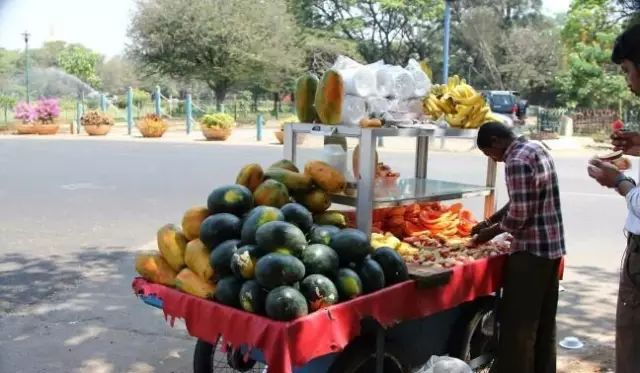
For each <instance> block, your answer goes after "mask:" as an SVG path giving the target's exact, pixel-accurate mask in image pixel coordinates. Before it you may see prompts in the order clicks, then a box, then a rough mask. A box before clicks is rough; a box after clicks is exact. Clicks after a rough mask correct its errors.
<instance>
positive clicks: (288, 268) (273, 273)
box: [255, 253, 305, 289]
mask: <svg viewBox="0 0 640 373" xmlns="http://www.w3.org/2000/svg"><path fill="white" fill-rule="evenodd" d="M304 274H305V268H304V264H302V262H301V261H300V259H298V258H296V257H295V256H292V255H288V254H280V253H272V254H267V255H265V256H263V257H262V258H260V259H258V263H257V264H256V270H255V275H256V280H257V281H258V283H259V284H260V285H262V286H264V287H265V288H267V289H273V288H276V287H278V286H282V285H291V284H293V283H294V282H296V281H300V280H302V279H303V278H304Z"/></svg>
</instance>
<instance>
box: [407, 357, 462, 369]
mask: <svg viewBox="0 0 640 373" xmlns="http://www.w3.org/2000/svg"><path fill="white" fill-rule="evenodd" d="M415 373H473V371H472V370H471V367H470V366H469V365H467V363H465V362H464V361H462V360H460V359H456V358H453V357H449V356H431V359H429V361H427V363H426V364H425V365H424V366H423V367H421V368H420V369H418V370H417V371H415Z"/></svg>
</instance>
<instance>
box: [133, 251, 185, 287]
mask: <svg viewBox="0 0 640 373" xmlns="http://www.w3.org/2000/svg"><path fill="white" fill-rule="evenodd" d="M136 272H138V274H139V275H140V276H142V277H143V278H144V279H145V280H148V281H151V282H155V283H156V284H162V285H167V286H174V285H175V282H176V271H174V270H173V268H171V266H170V265H169V263H167V261H166V260H164V258H163V257H162V255H160V253H158V252H157V251H143V252H140V253H138V254H137V255H136Z"/></svg>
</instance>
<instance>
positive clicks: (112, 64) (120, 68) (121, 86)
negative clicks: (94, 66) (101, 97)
mask: <svg viewBox="0 0 640 373" xmlns="http://www.w3.org/2000/svg"><path fill="white" fill-rule="evenodd" d="M97 74H98V76H99V78H100V80H101V81H102V89H103V90H104V91H105V92H108V93H112V94H113V93H118V94H120V93H123V92H124V91H126V90H127V88H128V87H138V86H140V82H139V80H138V77H137V75H138V74H137V71H136V67H135V65H134V64H133V62H132V61H130V60H128V59H126V58H123V57H121V56H114V57H111V58H110V59H108V60H107V61H105V63H103V64H102V65H101V66H100V67H99V68H98V71H97Z"/></svg>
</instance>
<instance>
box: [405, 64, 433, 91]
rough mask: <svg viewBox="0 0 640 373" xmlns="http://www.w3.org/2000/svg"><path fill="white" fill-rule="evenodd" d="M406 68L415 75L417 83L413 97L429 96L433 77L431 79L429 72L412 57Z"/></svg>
mask: <svg viewBox="0 0 640 373" xmlns="http://www.w3.org/2000/svg"><path fill="white" fill-rule="evenodd" d="M406 69H407V71H409V72H410V73H411V75H412V76H413V81H414V83H415V87H414V88H415V89H414V91H413V95H412V96H411V97H425V96H428V95H429V92H431V79H429V77H428V76H427V74H425V73H424V71H422V68H420V64H419V63H418V61H416V60H414V59H413V58H412V59H410V60H409V63H408V64H407V67H406Z"/></svg>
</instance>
